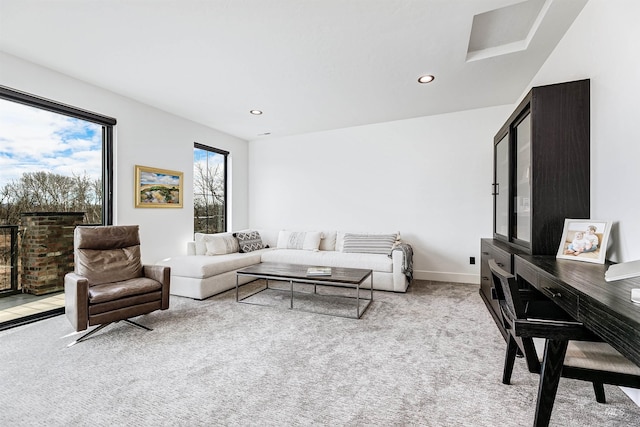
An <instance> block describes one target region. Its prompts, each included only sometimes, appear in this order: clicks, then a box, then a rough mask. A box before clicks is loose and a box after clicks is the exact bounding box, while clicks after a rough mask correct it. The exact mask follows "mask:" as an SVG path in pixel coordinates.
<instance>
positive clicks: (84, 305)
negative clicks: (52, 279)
mask: <svg viewBox="0 0 640 427" xmlns="http://www.w3.org/2000/svg"><path fill="white" fill-rule="evenodd" d="M64 312H65V315H66V316H67V318H68V319H69V321H70V322H71V325H72V326H73V327H74V329H75V330H76V332H79V331H84V330H85V329H87V326H88V323H89V280H88V279H87V278H85V277H82V276H79V275H77V274H76V273H67V274H66V275H65V276H64Z"/></svg>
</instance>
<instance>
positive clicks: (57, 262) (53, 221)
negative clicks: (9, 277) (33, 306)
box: [20, 212, 84, 295]
mask: <svg viewBox="0 0 640 427" xmlns="http://www.w3.org/2000/svg"><path fill="white" fill-rule="evenodd" d="M83 219H84V212H36V213H25V214H22V216H21V227H20V228H21V230H22V243H21V248H20V260H21V264H22V268H21V272H20V275H21V282H22V289H23V292H27V293H30V294H34V295H44V294H48V293H51V292H58V291H62V290H64V275H65V274H67V273H69V272H71V271H73V230H74V229H75V227H76V225H80V224H82V222H83Z"/></svg>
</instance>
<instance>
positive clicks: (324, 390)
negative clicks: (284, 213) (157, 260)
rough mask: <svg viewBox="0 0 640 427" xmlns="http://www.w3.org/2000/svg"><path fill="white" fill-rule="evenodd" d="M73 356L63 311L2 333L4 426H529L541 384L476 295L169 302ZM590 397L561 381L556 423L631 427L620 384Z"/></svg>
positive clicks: (447, 290)
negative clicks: (340, 301)
mask: <svg viewBox="0 0 640 427" xmlns="http://www.w3.org/2000/svg"><path fill="white" fill-rule="evenodd" d="M137 320H138V321H140V322H142V323H144V324H146V325H148V326H150V327H153V328H154V329H155V330H154V331H153V332H145V331H142V330H140V329H137V328H134V327H131V326H129V325H127V324H125V323H122V322H121V323H118V324H116V325H112V326H109V327H108V328H106V329H104V330H103V331H101V332H99V333H98V334H96V335H95V336H94V337H92V338H90V339H88V340H87V341H85V342H83V343H80V344H78V345H76V346H74V347H71V348H66V345H67V344H68V343H69V342H71V341H72V340H73V337H74V336H75V335H74V336H68V337H64V338H63V336H64V335H67V334H69V333H71V332H72V328H71V326H70V325H69V323H68V321H67V320H66V318H65V317H64V316H59V317H56V318H51V319H48V320H44V321H41V322H38V323H33V324H30V325H26V326H22V327H19V328H14V329H10V330H7V331H3V332H0V425H3V426H23V425H34V426H35V425H47V426H68V425H86V426H113V425H116V426H123V425H136V426H140V425H154V426H164V425H166V426H169V425H171V426H174V425H175V426H192V425H194V426H198V425H256V426H257V425H267V426H275V425H278V426H285V425H286V426H307V425H332V426H333V425H348V426H371V425H375V426H383V425H384V426H404V425H415V426H418V425H420V426H496V425H500V426H528V425H531V424H532V423H533V411H534V406H535V397H536V387H537V383H538V376H537V375H534V374H530V373H528V372H527V370H526V367H525V363H524V361H523V360H522V359H518V360H517V361H516V367H515V369H514V374H513V381H512V383H513V384H512V385H511V386H506V385H503V384H501V381H500V379H501V371H502V362H503V354H504V349H505V343H504V341H503V339H502V337H501V336H500V334H499V333H498V330H497V329H496V327H495V325H494V324H493V321H492V320H491V318H490V317H489V314H488V312H487V311H486V309H485V307H484V304H483V303H482V301H481V299H480V296H479V295H478V287H477V286H474V285H461V284H448V283H438V282H419V281H418V282H416V283H415V284H414V285H412V286H411V287H410V290H409V292H408V293H407V294H394V293H387V292H376V293H375V300H374V302H373V304H372V305H371V307H370V308H369V310H368V311H367V312H366V313H365V315H364V316H363V318H362V319H360V320H353V319H345V318H339V317H332V316H326V315H322V314H314V313H306V312H302V311H291V310H287V309H284V308H277V307H261V306H255V305H247V304H238V303H236V302H235V294H234V293H233V292H227V293H224V294H222V295H219V296H216V297H213V298H210V299H208V300H205V301H194V300H190V299H186V298H179V297H172V299H171V308H170V309H169V310H167V311H161V312H155V313H153V314H150V315H147V316H141V317H139V318H137ZM605 390H606V393H607V399H608V403H607V404H605V405H601V404H598V403H596V401H595V398H594V396H593V391H592V387H591V385H590V384H589V383H584V382H579V381H574V380H568V379H562V380H561V382H560V387H559V391H558V396H557V398H556V404H555V407H554V411H553V415H552V425H555V426H604V425H606V426H630V425H638V422H639V421H640V408H638V407H637V406H636V405H635V404H634V403H633V402H631V401H630V400H629V399H628V398H627V397H626V396H625V395H624V394H623V393H622V391H620V390H619V389H618V388H617V387H614V386H605Z"/></svg>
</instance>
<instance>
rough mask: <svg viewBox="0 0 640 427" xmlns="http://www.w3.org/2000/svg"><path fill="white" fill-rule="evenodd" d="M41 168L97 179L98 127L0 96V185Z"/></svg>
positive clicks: (100, 137) (100, 145) (99, 157)
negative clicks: (0, 97)
mask: <svg viewBox="0 0 640 427" xmlns="http://www.w3.org/2000/svg"><path fill="white" fill-rule="evenodd" d="M43 170H45V171H50V172H53V173H57V174H60V175H66V176H72V175H74V174H75V175H84V174H86V175H88V176H89V177H91V178H92V179H100V178H101V174H102V173H101V171H102V126H100V125H97V124H94V123H90V122H86V121H84V120H79V119H75V118H72V117H67V116H63V115H61V114H56V113H52V112H49V111H45V110H40V109H38V108H33V107H29V106H26V105H22V104H18V103H15V102H11V101H6V100H3V99H0V188H1V187H3V186H4V185H5V184H7V183H8V182H10V181H12V180H18V179H19V178H20V177H21V176H22V174H23V173H25V172H36V171H43Z"/></svg>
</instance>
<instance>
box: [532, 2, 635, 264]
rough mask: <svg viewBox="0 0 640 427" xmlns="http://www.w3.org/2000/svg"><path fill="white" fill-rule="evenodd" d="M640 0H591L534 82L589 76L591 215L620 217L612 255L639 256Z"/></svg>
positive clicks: (614, 257)
mask: <svg viewBox="0 0 640 427" xmlns="http://www.w3.org/2000/svg"><path fill="white" fill-rule="evenodd" d="M638 17H640V2H638V1H637V0H590V1H589V2H588V3H587V5H586V6H585V8H584V9H583V11H582V13H581V14H580V15H579V16H578V18H577V19H576V21H575V22H574V24H573V26H572V27H571V28H570V29H569V31H568V32H567V34H566V35H565V37H564V38H563V39H562V41H561V42H560V44H559V45H558V46H557V48H556V49H555V50H554V52H553V53H552V54H551V56H550V57H549V58H548V60H547V61H546V63H545V64H544V66H543V67H542V68H541V69H540V71H539V72H538V73H537V75H536V76H535V77H534V79H533V81H532V83H531V85H532V86H539V85H543V84H549V83H556V82H561V81H568V80H577V79H583V78H589V79H591V217H592V218H594V219H602V220H610V221H614V228H613V230H612V233H611V238H610V245H611V246H610V247H609V250H608V251H607V258H610V259H612V260H614V261H618V262H624V261H631V260H636V259H640V239H638V237H640V215H638V212H640V192H639V191H638V185H639V184H640V167H639V159H640V126H639V123H638V108H637V102H638V95H639V94H640V79H639V77H640V55H639V54H638V40H640V26H639V25H638Z"/></svg>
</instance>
